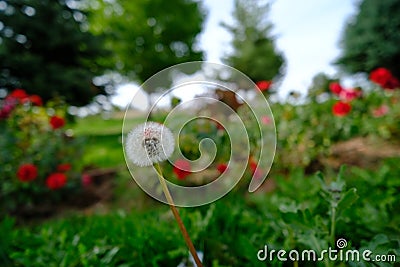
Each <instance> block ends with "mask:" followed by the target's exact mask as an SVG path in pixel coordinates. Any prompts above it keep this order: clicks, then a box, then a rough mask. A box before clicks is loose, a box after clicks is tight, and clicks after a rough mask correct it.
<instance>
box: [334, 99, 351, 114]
mask: <svg viewBox="0 0 400 267" xmlns="http://www.w3.org/2000/svg"><path fill="white" fill-rule="evenodd" d="M350 111H351V105H350V104H349V103H345V102H340V101H339V102H336V103H335V104H334V105H333V107H332V112H333V114H334V115H335V116H338V117H343V116H346V115H347V114H348V113H349V112H350Z"/></svg>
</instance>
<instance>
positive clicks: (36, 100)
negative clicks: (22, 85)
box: [28, 95, 43, 106]
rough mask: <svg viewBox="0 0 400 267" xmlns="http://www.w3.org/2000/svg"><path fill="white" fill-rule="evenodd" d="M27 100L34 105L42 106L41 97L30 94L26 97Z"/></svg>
mask: <svg viewBox="0 0 400 267" xmlns="http://www.w3.org/2000/svg"><path fill="white" fill-rule="evenodd" d="M28 101H29V102H31V103H32V105H35V106H42V105H43V101H42V98H41V97H40V96H38V95H31V96H29V98H28Z"/></svg>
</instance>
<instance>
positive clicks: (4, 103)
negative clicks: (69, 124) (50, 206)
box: [0, 89, 82, 215]
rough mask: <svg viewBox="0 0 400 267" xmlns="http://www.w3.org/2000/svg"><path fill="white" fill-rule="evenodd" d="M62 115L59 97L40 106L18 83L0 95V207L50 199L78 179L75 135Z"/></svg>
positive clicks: (24, 206) (77, 183)
mask: <svg viewBox="0 0 400 267" xmlns="http://www.w3.org/2000/svg"><path fill="white" fill-rule="evenodd" d="M66 116H67V113H66V107H65V105H64V104H63V103H61V102H49V103H48V104H47V105H46V106H43V102H42V100H41V98H40V97H39V96H37V95H28V94H27V93H26V92H25V91H24V90H22V89H16V90H14V91H12V92H10V93H9V94H8V95H7V96H6V97H5V98H3V99H0V127H1V131H0V162H1V165H2V166H1V168H0V203H1V204H0V205H1V208H0V210H1V213H3V212H5V213H9V212H11V213H15V212H19V211H20V210H24V209H29V208H32V207H35V206H37V205H42V204H44V203H46V202H47V203H55V202H56V201H57V200H61V199H62V198H63V197H64V196H65V195H66V194H70V193H71V192H73V190H76V189H77V188H78V187H79V186H80V185H81V181H80V177H81V174H80V169H81V168H82V166H80V164H79V158H80V155H81V149H80V147H81V146H80V142H81V140H79V139H77V138H74V137H73V136H72V132H70V131H68V130H66V129H65V124H66ZM50 201H51V202H50ZM0 215H2V214H0Z"/></svg>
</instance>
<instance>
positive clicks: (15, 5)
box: [0, 0, 107, 105]
mask: <svg viewBox="0 0 400 267" xmlns="http://www.w3.org/2000/svg"><path fill="white" fill-rule="evenodd" d="M76 6H77V1H72V0H58V1H54V0H40V1H36V0H9V1H1V5H0V21H1V23H0V25H1V26H2V27H1V26H0V40H1V46H0V62H1V66H0V87H3V88H8V89H12V88H15V87H22V88H24V89H25V90H26V91H27V92H29V93H34V94H38V95H40V96H41V97H42V98H43V99H44V100H45V101H47V100H49V99H50V98H53V97H62V98H63V99H64V100H65V101H66V102H68V103H70V104H73V105H85V104H87V103H88V102H90V100H91V99H92V97H93V96H95V95H97V94H99V93H102V92H103V90H102V89H101V88H100V87H97V86H95V85H94V84H93V82H92V80H93V77H94V76H95V75H98V74H101V73H102V71H103V70H104V68H105V67H106V66H104V65H102V64H100V61H99V59H100V58H101V57H102V56H105V55H106V54H107V53H106V50H104V48H103V42H102V39H101V37H99V36H94V35H93V34H91V33H89V32H88V31H87V15H88V13H86V12H83V11H82V10H79V9H77V8H76Z"/></svg>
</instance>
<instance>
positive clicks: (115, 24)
mask: <svg viewBox="0 0 400 267" xmlns="http://www.w3.org/2000/svg"><path fill="white" fill-rule="evenodd" d="M89 3H90V5H89V7H90V8H92V9H93V11H95V14H97V15H96V16H94V17H92V20H91V30H92V31H93V32H94V33H104V34H105V35H106V36H107V47H108V48H109V49H110V50H112V51H113V55H112V57H110V61H111V63H112V64H114V65H115V66H116V69H117V70H118V71H120V72H121V73H123V74H125V75H127V76H128V77H132V78H134V79H135V80H137V81H138V82H144V81H145V80H147V79H148V78H150V77H151V76H152V75H154V74H156V73H157V72H158V71H161V70H163V69H165V68H166V67H170V66H172V65H175V64H178V63H182V62H187V61H196V60H201V59H202V58H203V53H202V52H201V51H200V50H199V48H198V47H197V36H198V34H199V33H200V32H201V30H202V24H203V20H204V16H205V15H204V11H203V10H202V8H201V6H200V2H198V1H192V0H170V1H164V0H151V1H150V0H135V1H130V0H115V1H100V0H91V1H90V2H89ZM146 89H147V90H148V91H149V92H152V91H154V90H156V88H146Z"/></svg>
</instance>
